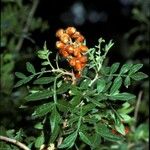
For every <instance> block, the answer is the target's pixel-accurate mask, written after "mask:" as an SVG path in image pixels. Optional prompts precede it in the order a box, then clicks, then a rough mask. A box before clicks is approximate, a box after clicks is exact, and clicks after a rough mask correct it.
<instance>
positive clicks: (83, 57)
mask: <svg viewBox="0 0 150 150" xmlns="http://www.w3.org/2000/svg"><path fill="white" fill-rule="evenodd" d="M78 59H79V61H80V62H82V63H85V62H87V57H86V56H81V57H79V58H78Z"/></svg>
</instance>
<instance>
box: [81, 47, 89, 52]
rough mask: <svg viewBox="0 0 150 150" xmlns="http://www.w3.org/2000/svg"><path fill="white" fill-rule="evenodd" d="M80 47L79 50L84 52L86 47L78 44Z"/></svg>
mask: <svg viewBox="0 0 150 150" xmlns="http://www.w3.org/2000/svg"><path fill="white" fill-rule="evenodd" d="M80 49H81V52H86V51H87V50H88V47H87V46H85V45H80Z"/></svg>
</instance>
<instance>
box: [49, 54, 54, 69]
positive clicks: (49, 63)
mask: <svg viewBox="0 0 150 150" xmlns="http://www.w3.org/2000/svg"><path fill="white" fill-rule="evenodd" d="M49 55H50V53H49V54H48V55H47V61H48V62H49V65H50V67H51V68H52V69H53V70H54V69H55V68H54V67H53V65H52V64H51V62H50V60H49Z"/></svg>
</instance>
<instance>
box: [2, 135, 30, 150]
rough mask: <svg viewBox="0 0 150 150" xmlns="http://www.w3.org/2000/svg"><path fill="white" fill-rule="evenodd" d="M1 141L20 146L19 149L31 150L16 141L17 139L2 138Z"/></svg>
mask: <svg viewBox="0 0 150 150" xmlns="http://www.w3.org/2000/svg"><path fill="white" fill-rule="evenodd" d="M0 140H1V141H4V142H6V143H10V144H14V145H16V146H18V147H19V148H21V149H23V150H30V149H29V148H28V147H27V146H26V145H25V144H23V143H21V142H19V141H17V140H15V139H11V138H8V137H5V136H0Z"/></svg>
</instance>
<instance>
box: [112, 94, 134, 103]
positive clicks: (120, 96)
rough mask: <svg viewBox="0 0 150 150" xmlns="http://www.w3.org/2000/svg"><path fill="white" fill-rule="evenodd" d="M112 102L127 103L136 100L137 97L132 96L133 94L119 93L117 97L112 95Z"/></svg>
mask: <svg viewBox="0 0 150 150" xmlns="http://www.w3.org/2000/svg"><path fill="white" fill-rule="evenodd" d="M109 98H110V99H111V100H122V101H127V100H132V99H135V98H136V96H135V95H133V94H131V93H126V92H124V93H118V94H115V95H111V96H110V97H109Z"/></svg>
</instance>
